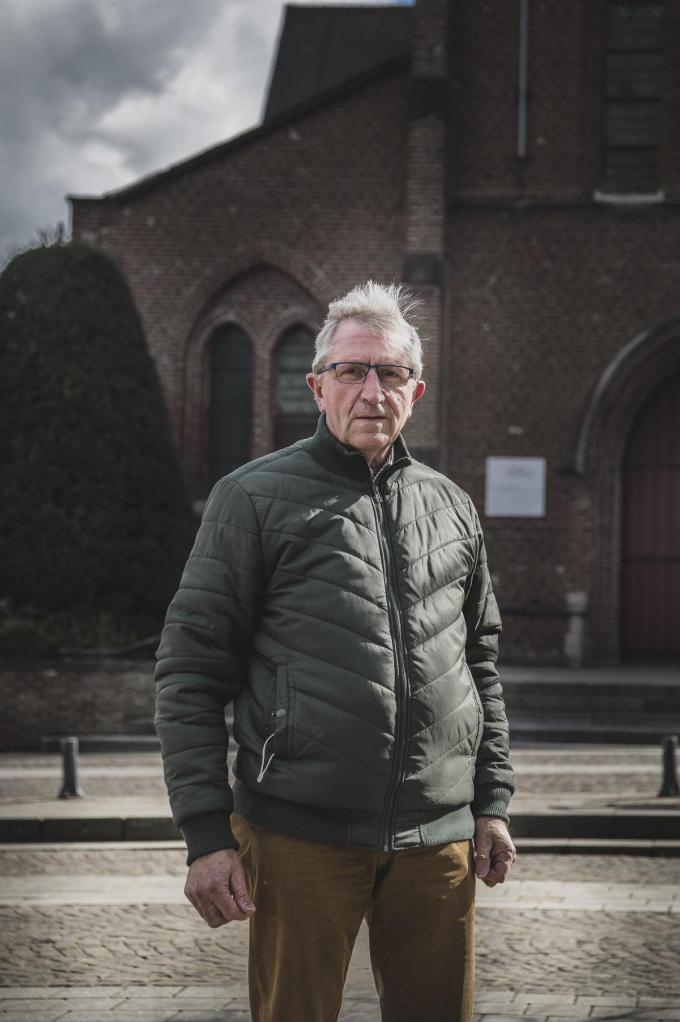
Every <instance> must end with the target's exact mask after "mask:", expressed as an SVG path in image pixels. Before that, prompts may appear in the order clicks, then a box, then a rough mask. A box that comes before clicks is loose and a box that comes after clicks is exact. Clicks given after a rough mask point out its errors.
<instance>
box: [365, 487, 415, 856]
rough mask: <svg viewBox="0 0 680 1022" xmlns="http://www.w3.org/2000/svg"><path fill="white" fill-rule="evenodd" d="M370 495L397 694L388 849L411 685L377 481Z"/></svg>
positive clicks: (383, 838)
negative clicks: (383, 580) (378, 546)
mask: <svg viewBox="0 0 680 1022" xmlns="http://www.w3.org/2000/svg"><path fill="white" fill-rule="evenodd" d="M371 498H372V502H373V508H374V512H375V518H376V525H377V527H378V538H379V541H380V552H381V555H382V561H383V569H384V572H385V592H386V595H387V608H388V614H389V620H390V630H391V633H392V644H393V648H394V659H395V666H396V686H395V696H396V704H397V719H396V725H395V732H394V745H395V755H394V757H393V760H392V771H391V774H390V782H389V785H388V788H387V795H386V798H385V814H384V817H383V825H382V827H381V833H380V844H381V847H382V848H384V849H386V850H389V849H392V848H393V847H394V820H395V816H396V802H397V791H398V790H399V785H400V784H402V782H403V780H404V772H405V764H406V749H407V745H408V723H409V709H410V698H409V697H410V684H409V677H408V659H407V654H406V641H405V638H404V619H403V613H402V609H401V604H400V602H399V594H398V589H397V582H396V571H395V566H394V553H393V550H392V541H391V539H390V535H389V532H388V530H387V528H386V525H385V510H384V501H383V497H382V494H381V493H380V490H379V489H378V485H377V482H376V481H375V480H371Z"/></svg>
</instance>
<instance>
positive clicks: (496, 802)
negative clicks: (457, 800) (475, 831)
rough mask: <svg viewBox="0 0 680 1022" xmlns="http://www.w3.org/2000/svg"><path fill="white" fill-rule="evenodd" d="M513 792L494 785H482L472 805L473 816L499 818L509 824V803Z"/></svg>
mask: <svg viewBox="0 0 680 1022" xmlns="http://www.w3.org/2000/svg"><path fill="white" fill-rule="evenodd" d="M511 794H512V792H511V791H510V790H509V789H508V788H502V787H497V788H495V787H493V785H488V784H487V785H482V786H480V787H479V788H478V789H477V791H476V792H475V800H474V802H473V803H472V815H473V816H474V817H477V816H497V817H498V819H500V820H505V822H506V823H507V822H508V820H509V819H510V817H509V815H508V803H509V802H510V796H511Z"/></svg>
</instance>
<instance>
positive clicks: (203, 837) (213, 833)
mask: <svg viewBox="0 0 680 1022" xmlns="http://www.w3.org/2000/svg"><path fill="white" fill-rule="evenodd" d="M180 830H181V831H182V834H183V835H184V840H185V841H186V844H187V853H188V854H187V866H190V865H191V863H192V862H193V861H194V859H199V858H200V857H201V855H208V853H209V852H219V851H220V850H221V849H222V848H234V849H236V850H238V847H239V843H238V841H237V840H236V838H235V837H234V835H233V833H232V829H231V825H230V823H229V815H228V813H225V812H223V811H220V812H215V813H202V814H201V815H200V816H192V817H190V818H189V819H188V820H185V821H184V823H183V824H182V825H181V827H180Z"/></svg>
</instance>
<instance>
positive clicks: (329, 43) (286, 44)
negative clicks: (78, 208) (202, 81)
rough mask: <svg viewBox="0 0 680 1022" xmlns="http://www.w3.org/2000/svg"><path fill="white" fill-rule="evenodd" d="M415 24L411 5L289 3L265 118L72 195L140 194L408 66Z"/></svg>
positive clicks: (110, 197) (73, 198)
mask: <svg viewBox="0 0 680 1022" xmlns="http://www.w3.org/2000/svg"><path fill="white" fill-rule="evenodd" d="M411 26H412V9H411V8H409V7H404V6H397V7H355V6H339V7H308V6H304V7H297V6H295V5H294V4H288V5H287V6H286V13H285V18H284V22H283V28H282V31H281V35H280V39H279V45H278V50H277V57H276V62H275V65H274V69H273V73H272V77H271V80H270V86H269V92H268V98H267V104H266V110H265V115H264V120H263V123H262V124H260V125H259V126H258V127H256V128H251V129H250V130H248V131H245V132H243V133H242V134H240V135H237V136H236V137H234V138H231V139H228V140H227V141H226V142H220V143H218V144H217V145H214V146H210V147H209V148H208V149H205V150H203V151H202V152H199V153H196V154H195V155H194V156H190V157H189V158H188V159H183V160H180V161H179V162H178V163H175V164H173V165H172V166H170V167H166V168H164V169H162V170H158V171H156V172H154V173H152V174H148V175H146V176H145V177H143V178H140V179H139V180H137V181H134V182H133V183H132V184H129V185H126V186H125V187H123V188H120V189H117V190H116V191H113V192H108V193H106V194H104V195H99V196H94V195H73V194H71V195H68V196H67V199H68V200H69V201H70V202H71V203H86V202H87V203H90V202H114V203H115V202H120V201H127V200H129V199H133V198H135V197H137V196H139V195H141V194H143V193H145V192H147V191H149V190H150V189H152V188H156V187H157V186H158V185H161V184H162V183H163V182H164V181H168V180H171V179H173V178H175V177H177V176H179V175H181V174H184V173H186V172H187V171H191V170H192V169H194V168H196V167H200V166H201V165H203V164H205V163H207V162H209V161H212V160H214V159H215V158H218V157H223V156H225V155H227V154H228V153H230V152H232V151H233V150H235V149H237V148H240V147H241V146H242V145H247V144H249V143H251V142H253V141H255V140H256V139H258V138H260V137H262V136H263V135H267V134H269V133H271V132H273V131H276V130H277V129H278V128H280V127H281V126H282V125H284V124H286V123H290V122H294V121H295V120H297V119H298V118H300V117H303V116H304V115H305V114H307V113H309V112H311V111H314V110H317V109H319V108H321V107H323V106H325V105H327V104H330V103H333V102H335V101H336V100H337V99H338V98H340V97H342V96H345V95H347V94H349V93H351V92H352V91H354V90H355V89H360V88H363V87H364V86H365V85H367V84H369V83H370V82H373V81H375V80H376V79H379V78H381V77H382V76H383V75H385V74H390V73H392V72H394V71H396V70H398V69H401V68H402V67H404V66H405V65H406V64H407V63H408V62H409V61H410V56H411V48H412V47H411V32H412V28H411ZM316 47H318V48H319V52H318V55H316ZM310 54H311V55H313V56H315V59H312V58H311V57H310ZM296 62H297V63H296ZM294 69H295V71H296V73H294ZM297 76H299V81H298V77H297Z"/></svg>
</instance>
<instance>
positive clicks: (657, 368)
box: [572, 317, 680, 663]
mask: <svg viewBox="0 0 680 1022" xmlns="http://www.w3.org/2000/svg"><path fill="white" fill-rule="evenodd" d="M678 369H680V317H674V318H673V319H670V320H667V321H666V322H664V323H662V324H660V325H658V326H656V327H654V328H652V329H650V330H646V331H644V332H642V333H640V334H638V335H637V336H636V337H633V338H632V339H631V340H630V341H629V342H628V343H627V344H625V345H624V346H623V347H622V348H621V349H620V350H619V352H617V354H616V355H615V356H614V358H613V359H612V360H611V361H610V362H609V364H608V365H607V366H606V368H605V369H604V371H603V372H602V374H601V376H600V378H599V380H598V382H597V384H596V386H595V387H594V389H593V392H592V394H591V397H590V400H589V402H588V405H587V408H586V411H585V414H584V416H583V419H582V422H581V425H580V429H579V434H578V438H577V442H576V445H575V448H574V455H573V465H572V467H573V470H574V472H575V473H576V474H577V475H578V476H580V477H581V479H582V482H583V484H584V486H585V488H586V489H587V490H588V491H589V493H590V499H591V501H592V507H593V514H592V519H591V521H592V540H591V542H592V549H593V551H594V553H593V558H592V575H591V583H590V592H591V613H590V630H591V635H590V645H591V648H592V649H593V650H595V651H597V655H598V659H599V660H601V661H603V662H608V663H616V662H618V661H619V659H620V655H621V654H620V647H621V643H620V614H621V547H622V532H621V529H622V510H623V509H622V486H621V480H622V465H623V457H624V452H625V448H626V443H627V440H628V435H629V432H630V429H631V426H632V424H633V422H634V421H635V418H636V416H637V414H638V412H639V410H640V408H641V407H642V405H643V404H644V402H645V401H646V400H647V398H648V397H650V395H651V394H652V393H653V392H654V391H655V390H656V388H657V387H658V386H659V385H660V384H661V383H663V381H664V380H665V379H666V378H668V377H669V376H670V375H671V374H672V373H673V372H675V371H677V370H678Z"/></svg>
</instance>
